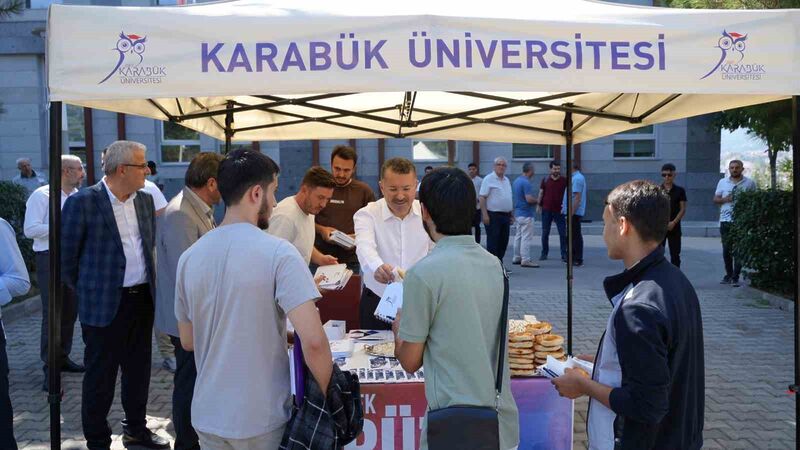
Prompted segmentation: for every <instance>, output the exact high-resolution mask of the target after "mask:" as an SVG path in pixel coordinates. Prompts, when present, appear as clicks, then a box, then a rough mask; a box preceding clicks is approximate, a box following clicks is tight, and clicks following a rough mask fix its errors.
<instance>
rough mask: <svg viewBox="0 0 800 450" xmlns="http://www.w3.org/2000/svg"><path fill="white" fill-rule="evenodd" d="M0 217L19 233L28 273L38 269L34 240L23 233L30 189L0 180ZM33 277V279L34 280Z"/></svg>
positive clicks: (19, 241)
mask: <svg viewBox="0 0 800 450" xmlns="http://www.w3.org/2000/svg"><path fill="white" fill-rule="evenodd" d="M0 198H1V199H3V201H2V202H0V217H2V218H3V219H5V220H6V221H7V222H8V223H10V224H11V227H12V228H14V231H15V232H16V234H17V244H18V245H19V250H20V251H21V252H22V257H23V258H24V259H25V265H26V266H27V267H28V273H33V272H34V271H35V270H36V258H35V257H34V254H33V240H31V239H28V238H26V237H25V235H24V234H23V226H24V223H25V202H26V201H27V199H28V191H27V190H26V189H25V188H24V187H22V186H19V185H17V184H14V183H11V182H10V181H0ZM33 278H36V277H33V276H32V277H31V281H33Z"/></svg>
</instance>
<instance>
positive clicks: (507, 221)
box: [486, 211, 511, 263]
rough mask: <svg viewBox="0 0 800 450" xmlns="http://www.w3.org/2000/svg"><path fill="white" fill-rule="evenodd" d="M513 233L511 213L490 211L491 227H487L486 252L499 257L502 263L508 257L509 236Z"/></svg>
mask: <svg viewBox="0 0 800 450" xmlns="http://www.w3.org/2000/svg"><path fill="white" fill-rule="evenodd" d="M510 232H511V213H504V212H493V211H489V225H487V226H486V250H488V251H489V253H491V254H493V255H494V256H497V257H498V258H499V259H500V262H501V263H502V262H503V257H504V256H506V249H507V248H508V236H509V234H510Z"/></svg>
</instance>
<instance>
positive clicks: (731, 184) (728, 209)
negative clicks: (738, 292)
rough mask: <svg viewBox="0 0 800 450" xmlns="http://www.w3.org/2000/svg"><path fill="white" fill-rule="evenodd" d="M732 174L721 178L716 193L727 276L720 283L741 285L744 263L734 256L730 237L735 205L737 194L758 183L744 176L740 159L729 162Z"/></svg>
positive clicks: (754, 188)
mask: <svg viewBox="0 0 800 450" xmlns="http://www.w3.org/2000/svg"><path fill="white" fill-rule="evenodd" d="M728 171H729V172H730V174H731V176H730V177H726V178H723V179H721V180H719V183H717V190H716V192H715V193H714V204H717V205H720V207H719V235H720V238H721V239H722V260H723V261H724V262H725V277H723V278H722V281H720V284H730V285H732V286H733V287H739V275H740V274H741V273H742V263H741V262H740V261H739V260H738V258H737V259H735V261H734V257H733V242H730V239H728V233H730V230H731V226H732V225H733V205H734V203H735V202H736V196H735V194H736V193H737V192H743V191H754V190H756V183H755V182H754V181H753V180H751V179H750V178H747V177H746V176H744V175H743V174H744V164H742V162H741V161H739V160H738V159H734V160H732V161H731V162H730V163H728Z"/></svg>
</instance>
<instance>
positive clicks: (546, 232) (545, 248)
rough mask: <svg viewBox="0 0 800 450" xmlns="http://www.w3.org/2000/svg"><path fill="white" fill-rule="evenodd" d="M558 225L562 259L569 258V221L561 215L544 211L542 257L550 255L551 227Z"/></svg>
mask: <svg viewBox="0 0 800 450" xmlns="http://www.w3.org/2000/svg"><path fill="white" fill-rule="evenodd" d="M553 222H555V223H556V228H557V229H558V237H559V239H560V240H561V259H565V258H566V257H567V220H566V219H565V218H564V215H563V214H561V213H555V212H552V211H546V210H544V209H543V210H542V256H547V255H548V254H549V253H550V226H551V225H552V224H553Z"/></svg>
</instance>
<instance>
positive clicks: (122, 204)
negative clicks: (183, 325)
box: [61, 141, 169, 450]
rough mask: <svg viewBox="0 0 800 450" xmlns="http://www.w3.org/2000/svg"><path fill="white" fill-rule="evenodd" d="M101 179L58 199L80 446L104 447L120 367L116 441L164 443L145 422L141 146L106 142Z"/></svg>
mask: <svg viewBox="0 0 800 450" xmlns="http://www.w3.org/2000/svg"><path fill="white" fill-rule="evenodd" d="M103 171H104V172H105V175H106V176H105V178H104V179H103V180H102V181H101V182H99V183H97V184H95V185H94V186H91V187H88V188H86V189H82V190H81V191H80V192H78V193H77V194H74V195H72V196H71V197H70V198H69V199H68V200H67V202H66V203H65V204H64V209H63V212H62V216H63V217H62V234H61V270H62V277H63V280H64V283H65V284H66V285H67V286H69V287H71V288H73V289H74V290H75V292H76V293H77V296H78V314H79V316H80V320H81V326H82V329H83V341H84V344H85V345H86V349H85V351H84V365H85V366H86V373H85V375H84V377H83V395H82V401H81V419H82V422H83V434H84V436H85V438H86V444H87V447H88V448H89V449H90V450H94V449H109V448H110V446H111V428H110V427H109V425H108V421H107V417H108V412H109V410H110V409H111V404H112V402H113V401H114V387H115V383H116V379H117V372H118V370H119V369H121V370H122V386H121V391H122V392H121V395H122V407H123V409H124V410H125V419H124V420H123V421H122V425H123V433H124V434H123V439H122V442H123V444H124V445H125V446H126V447H128V446H129V445H137V446H141V447H146V448H159V449H160V448H169V442H168V441H167V440H166V439H164V438H162V437H160V436H157V435H156V434H155V433H152V432H151V431H150V430H148V429H147V428H146V426H145V425H146V418H145V414H146V409H147V397H148V391H149V388H150V360H151V347H152V334H153V314H154V309H153V299H154V298H155V286H156V284H155V274H156V272H155V264H154V249H155V227H156V225H155V210H154V206H153V199H152V197H151V196H150V195H149V194H147V193H146V192H144V191H140V189H142V188H143V187H144V180H145V176H146V175H147V174H148V173H149V169H148V168H147V161H146V159H145V146H144V145H142V144H140V143H138V142H132V141H117V142H114V143H113V144H111V145H110V146H109V147H108V151H107V153H106V159H105V163H104V167H103Z"/></svg>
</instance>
